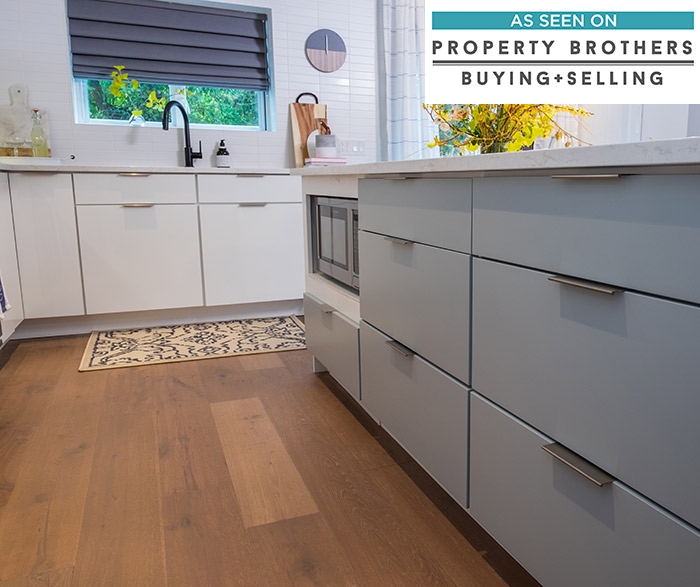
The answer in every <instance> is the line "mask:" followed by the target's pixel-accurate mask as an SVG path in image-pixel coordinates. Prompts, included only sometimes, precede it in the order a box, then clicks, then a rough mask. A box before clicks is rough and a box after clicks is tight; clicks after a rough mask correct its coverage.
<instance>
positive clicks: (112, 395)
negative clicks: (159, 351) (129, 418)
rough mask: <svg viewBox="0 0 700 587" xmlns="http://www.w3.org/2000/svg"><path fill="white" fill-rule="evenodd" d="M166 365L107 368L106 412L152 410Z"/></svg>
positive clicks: (118, 413) (132, 412)
mask: <svg viewBox="0 0 700 587" xmlns="http://www.w3.org/2000/svg"><path fill="white" fill-rule="evenodd" d="M164 367H165V365H145V366H142V367H128V368H125V369H111V370H105V371H104V373H106V374H107V376H108V379H107V389H106V390H105V400H104V414H105V415H107V416H117V415H120V414H138V413H144V412H151V411H152V410H153V409H154V407H155V396H156V388H157V385H158V378H159V377H162V375H163V373H164ZM91 372H92V373H95V371H91Z"/></svg>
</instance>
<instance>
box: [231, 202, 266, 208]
mask: <svg viewBox="0 0 700 587" xmlns="http://www.w3.org/2000/svg"><path fill="white" fill-rule="evenodd" d="M264 206H267V202H241V203H239V204H238V207H239V208H262V207H264Z"/></svg>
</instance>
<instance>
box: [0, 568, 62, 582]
mask: <svg viewBox="0 0 700 587" xmlns="http://www.w3.org/2000/svg"><path fill="white" fill-rule="evenodd" d="M72 576H73V567H67V568H65V569H56V570H54V571H46V572H45V573H40V574H38V575H32V576H31V577H21V578H20V579H10V580H9V581H0V587H70V584H71V577H72Z"/></svg>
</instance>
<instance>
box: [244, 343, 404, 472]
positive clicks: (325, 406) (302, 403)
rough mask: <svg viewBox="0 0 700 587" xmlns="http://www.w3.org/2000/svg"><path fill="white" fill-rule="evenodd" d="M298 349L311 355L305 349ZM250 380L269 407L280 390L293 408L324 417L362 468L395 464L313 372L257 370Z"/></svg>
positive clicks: (283, 429) (289, 430)
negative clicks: (293, 373) (286, 395)
mask: <svg viewBox="0 0 700 587" xmlns="http://www.w3.org/2000/svg"><path fill="white" fill-rule="evenodd" d="M295 352H297V351H295ZM298 352H300V353H305V354H307V355H309V356H310V353H308V351H298ZM284 354H292V353H291V352H290V353H284ZM307 365H308V367H309V369H311V363H310V362H308V363H307ZM250 381H251V383H252V385H253V387H254V388H255V389H256V390H257V392H258V395H259V396H260V397H261V398H262V399H263V403H264V404H265V406H266V408H268V409H269V410H271V409H274V407H275V405H276V402H277V400H276V398H277V396H278V395H279V394H280V393H287V394H291V397H290V398H289V401H291V402H292V404H293V405H294V406H295V407H296V408H298V409H300V410H305V411H306V412H307V413H309V414H316V413H318V417H322V418H323V420H324V422H325V424H324V426H325V427H326V429H327V430H329V431H332V432H330V433H332V434H333V435H335V436H338V439H339V440H340V442H338V447H339V448H340V447H342V449H343V450H347V451H348V452H350V454H351V455H352V456H353V460H352V461H351V462H357V463H358V464H359V465H360V468H361V469H373V468H376V467H386V466H389V465H393V464H394V460H393V459H392V458H391V456H390V455H389V454H387V452H386V451H385V450H384V449H383V448H382V447H381V446H380V445H379V444H377V442H376V441H375V440H374V439H373V438H372V435H371V434H369V433H368V432H367V430H366V429H365V428H364V427H363V426H362V424H361V423H360V422H358V420H357V419H356V418H354V417H353V416H352V415H351V414H350V413H348V411H347V410H345V409H344V408H343V405H342V404H341V402H340V401H339V400H338V398H337V397H336V396H335V395H333V394H332V393H329V391H328V388H327V387H326V385H325V384H324V383H323V381H322V380H320V379H319V378H318V376H317V375H316V374H314V373H313V372H312V371H309V372H308V373H306V374H305V375H302V374H301V372H300V371H297V375H296V376H294V375H292V373H291V372H290V370H288V369H286V368H285V369H275V370H266V371H258V372H256V373H251V374H250ZM285 405H286V404H285ZM273 421H274V422H275V424H277V422H278V419H277V418H276V417H275V418H273ZM279 431H280V434H282V435H283V437H285V439H286V436H284V435H286V434H297V435H298V433H299V431H298V430H297V429H296V428H295V427H294V426H293V425H285V426H280V427H279Z"/></svg>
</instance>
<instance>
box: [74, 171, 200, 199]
mask: <svg viewBox="0 0 700 587" xmlns="http://www.w3.org/2000/svg"><path fill="white" fill-rule="evenodd" d="M73 183H74V185H75V202H76V204H128V203H147V204H190V203H191V204H194V203H195V202H196V201H197V191H196V188H195V182H194V175H186V174H180V175H175V174H171V175H167V174H147V173H75V174H73Z"/></svg>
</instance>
